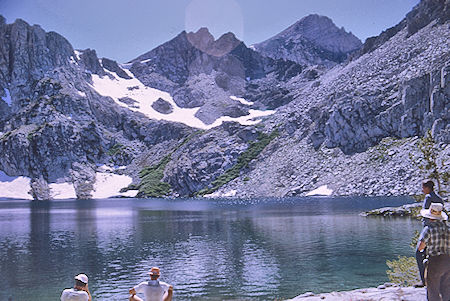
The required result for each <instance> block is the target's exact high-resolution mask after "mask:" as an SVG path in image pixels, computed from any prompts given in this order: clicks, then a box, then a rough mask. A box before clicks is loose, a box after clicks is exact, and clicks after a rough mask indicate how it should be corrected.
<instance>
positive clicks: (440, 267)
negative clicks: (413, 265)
mask: <svg viewBox="0 0 450 301" xmlns="http://www.w3.org/2000/svg"><path fill="white" fill-rule="evenodd" d="M443 208H444V205H442V204H441V203H431V204H430V209H422V210H421V211H420V214H421V215H422V216H423V217H425V218H428V219H429V225H427V226H425V227H424V228H423V230H422V233H420V237H419V241H418V244H417V249H418V250H419V251H423V250H425V248H426V255H427V256H428V264H427V267H426V269H425V283H426V285H427V298H428V300H429V301H448V300H450V228H449V227H448V226H447V224H446V223H445V221H446V220H447V219H448V216H447V214H445V213H444V212H442V210H443Z"/></svg>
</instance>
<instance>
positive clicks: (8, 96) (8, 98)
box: [2, 88, 12, 106]
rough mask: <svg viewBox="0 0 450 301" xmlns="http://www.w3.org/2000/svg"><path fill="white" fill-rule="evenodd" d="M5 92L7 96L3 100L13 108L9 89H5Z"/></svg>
mask: <svg viewBox="0 0 450 301" xmlns="http://www.w3.org/2000/svg"><path fill="white" fill-rule="evenodd" d="M4 90H5V95H6V96H4V97H2V99H3V101H5V102H6V103H7V104H8V106H11V102H12V99H11V94H10V93H9V90H8V89H6V88H5V89H4Z"/></svg>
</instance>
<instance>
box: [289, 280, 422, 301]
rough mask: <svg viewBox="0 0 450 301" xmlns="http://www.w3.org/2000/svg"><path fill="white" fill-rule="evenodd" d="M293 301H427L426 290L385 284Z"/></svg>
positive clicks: (292, 300) (305, 297)
mask: <svg viewBox="0 0 450 301" xmlns="http://www.w3.org/2000/svg"><path fill="white" fill-rule="evenodd" d="M290 300H291V301H303V300H308V301H314V300H329V301H346V300H359V301H364V300H367V301H369V300H370V301H378V300H392V301H394V300H402V301H424V300H426V288H415V287H401V286H397V285H394V284H392V283H385V284H383V285H380V286H378V287H377V288H374V287H373V288H363V289H356V290H352V291H342V292H331V293H323V294H314V293H311V292H308V293H304V294H302V295H299V296H297V297H295V298H293V299H290Z"/></svg>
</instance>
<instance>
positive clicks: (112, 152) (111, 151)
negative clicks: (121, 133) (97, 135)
mask: <svg viewBox="0 0 450 301" xmlns="http://www.w3.org/2000/svg"><path fill="white" fill-rule="evenodd" d="M124 148H125V146H123V145H122V144H120V143H116V144H114V145H113V146H112V147H111V148H110V149H109V150H108V152H107V154H108V155H109V156H111V157H114V156H116V155H117V154H119V153H120V152H121V151H122V150H123V149H124Z"/></svg>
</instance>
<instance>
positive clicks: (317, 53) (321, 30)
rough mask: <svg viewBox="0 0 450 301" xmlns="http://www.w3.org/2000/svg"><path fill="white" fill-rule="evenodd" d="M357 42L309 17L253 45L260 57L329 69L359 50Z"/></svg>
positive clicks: (329, 23) (324, 20) (326, 21)
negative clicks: (264, 56)
mask: <svg viewBox="0 0 450 301" xmlns="http://www.w3.org/2000/svg"><path fill="white" fill-rule="evenodd" d="M361 45H362V43H361V41H360V40H359V39H358V38H357V37H356V36H354V35H353V34H352V33H351V32H346V31H345V29H344V28H338V27H337V26H336V25H335V24H334V23H333V21H332V20H331V19H330V18H328V17H325V16H319V15H309V16H307V17H304V18H302V19H301V20H299V21H298V22H296V23H295V24H293V25H292V26H290V27H289V28H287V29H286V30H284V31H282V32H281V33H279V34H277V35H276V36H274V37H272V38H270V39H268V40H266V41H264V42H262V43H258V44H255V45H253V47H254V48H255V49H256V50H257V51H258V52H260V53H261V54H263V55H266V56H269V57H272V58H275V59H280V58H283V59H287V60H291V61H294V62H297V63H299V64H302V65H325V66H333V65H336V64H338V63H341V62H343V61H344V60H345V59H346V58H347V57H348V55H349V54H351V53H353V52H355V51H357V50H359V49H360V48H361Z"/></svg>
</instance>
